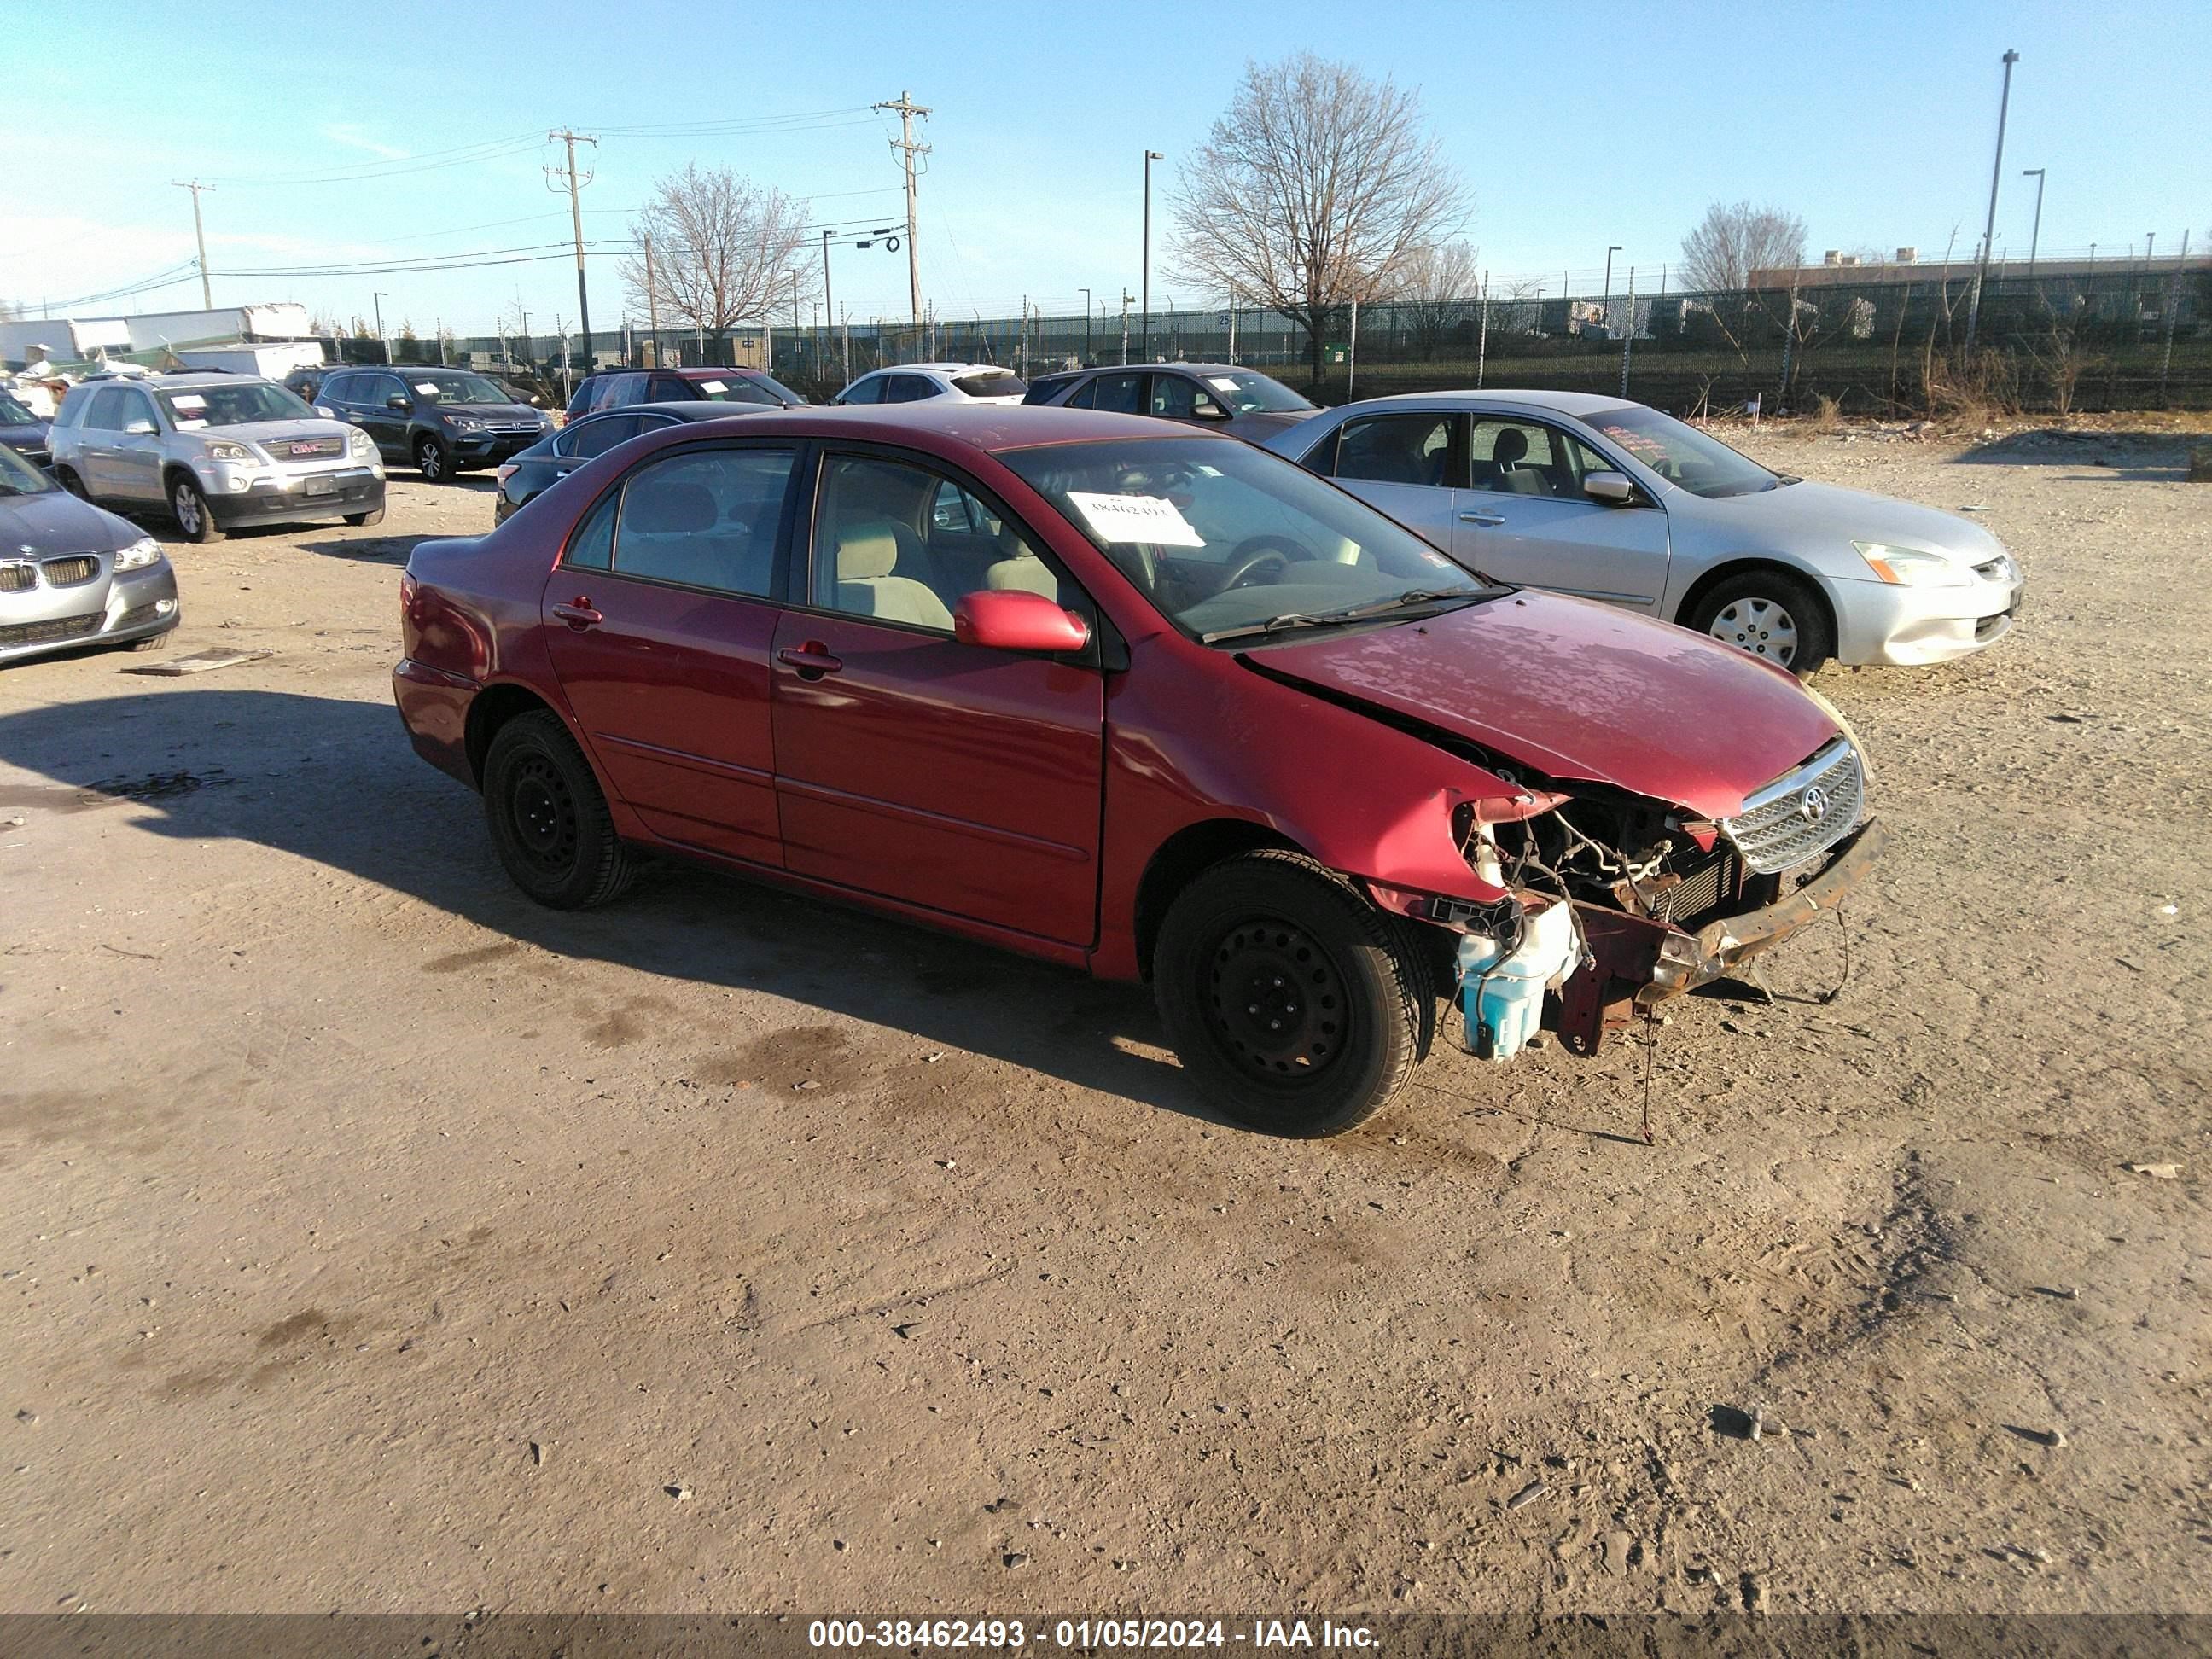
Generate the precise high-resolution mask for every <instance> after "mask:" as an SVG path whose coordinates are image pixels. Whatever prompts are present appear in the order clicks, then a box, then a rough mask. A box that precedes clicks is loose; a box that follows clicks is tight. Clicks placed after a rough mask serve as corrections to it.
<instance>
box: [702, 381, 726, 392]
mask: <svg viewBox="0 0 2212 1659" xmlns="http://www.w3.org/2000/svg"><path fill="white" fill-rule="evenodd" d="M729 389H730V383H729V382H728V381H727V380H702V381H700V382H699V390H700V391H702V392H727V391H728V390H729Z"/></svg>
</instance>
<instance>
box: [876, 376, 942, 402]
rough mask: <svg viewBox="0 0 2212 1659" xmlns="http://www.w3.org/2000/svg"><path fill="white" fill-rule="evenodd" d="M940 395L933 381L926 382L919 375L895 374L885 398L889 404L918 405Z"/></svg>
mask: <svg viewBox="0 0 2212 1659" xmlns="http://www.w3.org/2000/svg"><path fill="white" fill-rule="evenodd" d="M938 394H939V387H938V386H937V383H936V382H935V381H933V380H923V379H922V378H921V375H919V374H894V375H892V376H891V384H890V391H889V392H886V393H885V394H884V402H885V403H887V404H918V403H921V401H923V399H925V398H934V397H936V396H937V395H938Z"/></svg>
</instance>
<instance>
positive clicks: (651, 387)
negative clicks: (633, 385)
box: [623, 374, 699, 404]
mask: <svg viewBox="0 0 2212 1659" xmlns="http://www.w3.org/2000/svg"><path fill="white" fill-rule="evenodd" d="M630 378H631V379H633V380H645V378H646V377H645V376H643V375H641V374H639V375H633V376H631V377H630ZM698 396H699V392H698V390H697V389H696V387H695V386H692V384H691V383H690V381H689V380H684V378H683V377H682V376H681V375H678V374H656V375H654V376H653V378H652V379H651V380H649V381H647V382H646V384H645V386H644V388H643V390H642V392H641V393H640V394H639V395H638V396H637V397H635V398H623V402H624V403H626V404H629V403H641V404H677V403H684V402H688V401H689V400H690V399H692V398H696V397H698Z"/></svg>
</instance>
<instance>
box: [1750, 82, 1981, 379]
mask: <svg viewBox="0 0 2212 1659" xmlns="http://www.w3.org/2000/svg"><path fill="white" fill-rule="evenodd" d="M2018 62H2020V54H2019V53H2018V52H2013V51H2010V50H2008V51H2007V52H2005V55H2004V90H2003V91H2002V93H2000V94H1998V95H1997V153H1996V160H1995V161H1991V162H1990V214H1989V217H1988V218H1987V219H1986V220H1984V222H1983V225H1982V262H1981V264H1980V265H1979V266H1978V268H1977V269H1976V270H1975V272H1974V293H1973V297H1972V299H1971V300H1969V301H1967V302H1966V349H1967V350H1969V351H1972V349H1974V329H1975V326H1976V325H1978V323H1979V322H1980V321H1981V316H1982V284H1983V283H1985V282H1987V281H1988V280H1989V276H1990V242H1991V241H1993V240H1995V239H1996V234H1997V180H1999V179H2002V178H2003V177H2004V135H2005V116H2006V114H2007V112H2008V111H2009V110H2010V109H2011V107H2012V66H2013V65H2014V64H2017V63H2018ZM1790 323H1791V325H1792V326H1793V327H1794V326H1795V325H1796V318H1794V317H1793V318H1791V319H1790Z"/></svg>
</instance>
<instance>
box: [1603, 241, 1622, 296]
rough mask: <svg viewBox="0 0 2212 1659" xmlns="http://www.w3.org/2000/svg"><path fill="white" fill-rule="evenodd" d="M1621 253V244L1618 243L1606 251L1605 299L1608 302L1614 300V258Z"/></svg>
mask: <svg viewBox="0 0 2212 1659" xmlns="http://www.w3.org/2000/svg"><path fill="white" fill-rule="evenodd" d="M1618 252H1620V243H1618V242H1615V243H1614V244H1613V246H1611V247H1609V248H1607V249H1606V251H1605V295H1604V297H1605V298H1607V299H1608V300H1610V299H1611V298H1613V255H1614V254H1616V253H1618Z"/></svg>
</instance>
